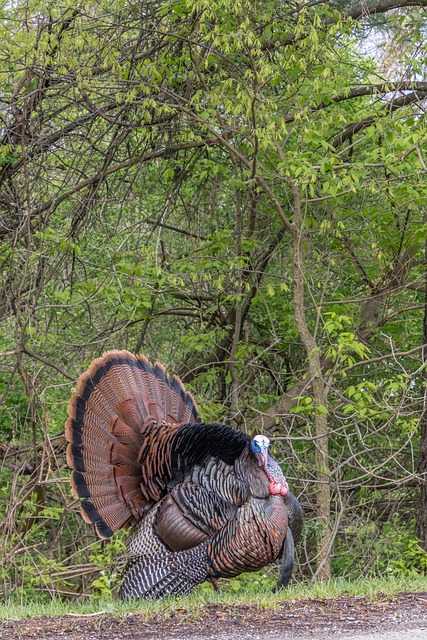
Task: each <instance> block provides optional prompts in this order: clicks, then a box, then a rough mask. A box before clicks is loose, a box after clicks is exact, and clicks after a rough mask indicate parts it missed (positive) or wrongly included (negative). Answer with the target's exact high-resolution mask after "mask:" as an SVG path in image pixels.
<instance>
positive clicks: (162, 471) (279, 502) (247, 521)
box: [66, 351, 302, 598]
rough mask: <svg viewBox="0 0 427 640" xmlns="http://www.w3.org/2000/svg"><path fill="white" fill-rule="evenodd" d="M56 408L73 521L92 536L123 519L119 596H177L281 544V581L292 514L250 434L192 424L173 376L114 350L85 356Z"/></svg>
mask: <svg viewBox="0 0 427 640" xmlns="http://www.w3.org/2000/svg"><path fill="white" fill-rule="evenodd" d="M68 414H69V417H68V420H67V423H66V438H67V440H68V443H69V444H68V447H67V461H68V464H69V466H70V467H71V468H72V469H73V473H72V480H71V486H72V490H73V493H74V495H75V496H76V497H78V498H80V499H81V510H82V515H83V517H84V519H85V520H86V521H87V522H89V523H93V524H94V525H95V527H96V530H97V532H98V534H99V535H100V537H103V538H109V537H110V536H111V535H112V534H113V533H114V531H117V530H118V529H120V528H122V527H132V530H131V532H130V535H129V537H128V541H127V566H126V569H125V577H124V582H123V584H122V587H121V591H120V595H121V597H123V598H131V597H165V596H168V595H175V596H177V595H182V594H186V593H189V592H190V591H191V590H192V589H193V588H194V587H195V586H196V585H197V584H199V583H201V582H203V581H205V580H207V579H215V578H219V577H226V578H228V577H233V576H236V575H238V574H240V573H242V572H243V571H255V570H257V569H260V568H262V567H264V566H265V565H267V564H269V563H270V562H272V561H274V560H276V558H278V557H279V555H280V554H281V552H282V550H284V558H283V561H282V575H281V578H280V580H279V583H280V585H281V586H285V584H286V583H287V581H288V580H289V578H290V574H291V573H292V565H293V540H292V531H291V529H292V528H294V530H296V529H298V528H299V525H300V523H301V521H302V513H301V510H300V507H299V503H298V501H297V500H296V498H295V497H294V496H292V494H291V493H290V492H289V491H288V487H287V483H286V480H285V478H284V477H283V474H282V472H281V470H280V467H279V466H278V465H277V463H276V462H275V461H274V460H273V459H272V458H270V457H269V456H268V455H267V454H266V453H265V452H264V453H263V454H258V447H257V445H258V441H256V438H255V439H253V440H251V438H250V437H249V436H247V435H246V434H244V433H242V432H240V431H238V430H236V429H233V428H231V427H228V426H226V425H219V424H204V423H202V422H201V421H200V419H199V416H198V412H197V407H196V404H195V402H194V400H193V398H192V396H191V395H190V394H189V393H188V392H186V391H185V389H184V387H183V385H182V383H181V381H180V380H179V379H178V378H176V377H173V378H172V379H169V377H168V376H167V374H166V371H165V370H164V368H163V367H162V366H161V365H159V364H158V363H156V364H155V365H154V366H153V365H151V364H150V363H149V362H148V360H147V359H146V358H145V357H144V356H138V357H135V356H134V355H132V354H131V353H129V352H126V351H112V352H109V353H106V354H104V356H103V357H102V358H100V359H98V360H95V361H94V362H93V363H92V365H91V367H90V368H89V370H88V371H87V372H86V373H84V374H83V375H82V376H81V377H80V378H79V381H78V383H77V387H76V392H75V394H74V396H73V397H72V398H71V400H70V403H69V411H68ZM258 438H259V439H260V442H261V444H262V441H263V440H266V439H265V438H263V437H262V436H258ZM255 441H256V442H255ZM267 442H268V441H267ZM267 446H268V445H267ZM262 456H264V457H262ZM289 524H290V525H291V527H290V526H289Z"/></svg>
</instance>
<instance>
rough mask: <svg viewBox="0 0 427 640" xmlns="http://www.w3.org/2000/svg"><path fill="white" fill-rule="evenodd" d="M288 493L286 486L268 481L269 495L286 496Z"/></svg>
mask: <svg viewBox="0 0 427 640" xmlns="http://www.w3.org/2000/svg"><path fill="white" fill-rule="evenodd" d="M288 491H289V487H288V485H287V484H280V483H279V482H274V480H271V481H270V495H272V496H286V495H287V493H288Z"/></svg>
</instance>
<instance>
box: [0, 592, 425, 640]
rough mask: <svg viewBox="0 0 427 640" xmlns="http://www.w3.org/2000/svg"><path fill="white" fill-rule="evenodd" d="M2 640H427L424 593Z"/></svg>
mask: <svg viewBox="0 0 427 640" xmlns="http://www.w3.org/2000/svg"><path fill="white" fill-rule="evenodd" d="M0 638H1V639H2V640H3V639H5V640H6V639H7V640H30V639H31V640H32V639H37V640H39V639H40V640H41V639H44V640H48V639H51V640H52V639H53V638H66V639H67V640H236V639H237V640H258V639H259V640H316V639H319V640H330V639H332V638H333V639H334V640H335V639H337V640H339V639H341V638H342V639H343V640H427V592H425V593H402V594H399V595H397V596H393V597H386V596H383V597H376V598H375V600H369V599H368V598H364V597H357V598H351V597H342V598H337V599H328V600H307V601H294V602H289V601H288V602H283V603H279V604H278V605H276V606H275V607H274V608H273V609H266V608H262V607H256V606H244V605H240V606H234V607H231V606H224V607H222V606H220V605H205V606H203V607H200V608H199V610H198V611H194V610H192V609H190V608H186V607H185V605H184V604H183V608H182V609H178V610H176V611H173V612H171V611H169V613H167V614H166V613H165V614H164V615H156V616H155V617H151V618H149V619H148V618H147V617H146V616H144V615H142V614H129V615H127V616H121V617H115V616H112V615H110V614H104V613H102V612H101V613H100V614H95V615H94V614H92V615H90V616H80V615H76V616H74V615H69V616H63V617H61V618H46V617H45V618H34V619H25V620H19V621H14V620H10V621H7V622H3V623H0Z"/></svg>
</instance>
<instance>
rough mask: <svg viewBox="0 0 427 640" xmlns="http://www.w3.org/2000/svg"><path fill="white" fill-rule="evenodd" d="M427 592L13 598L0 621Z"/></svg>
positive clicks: (346, 588) (316, 589)
mask: <svg viewBox="0 0 427 640" xmlns="http://www.w3.org/2000/svg"><path fill="white" fill-rule="evenodd" d="M405 591H406V592H411V591H427V577H425V576H415V577H412V576H408V577H402V578H398V577H396V576H390V577H387V578H383V579H381V578H366V579H360V580H355V581H349V580H345V579H343V578H336V579H332V580H330V581H328V582H319V583H315V584H313V585H309V584H293V585H292V586H291V587H289V588H288V589H286V590H285V591H281V592H279V593H276V594H273V593H272V592H271V589H269V588H268V589H267V588H266V587H265V586H264V585H260V586H259V588H258V589H256V588H252V589H244V590H239V591H235V590H233V589H232V588H231V587H230V586H229V585H226V586H225V588H224V589H223V590H222V591H221V592H220V593H218V592H215V591H214V590H213V589H212V588H211V586H210V585H206V584H205V585H202V586H201V587H199V588H198V589H196V590H195V591H194V592H193V593H192V594H190V595H189V596H186V597H183V598H168V599H166V600H160V601H147V600H136V601H130V602H121V601H119V600H114V599H112V598H105V599H99V598H93V599H88V600H85V601H83V602H70V601H65V600H61V599H59V598H54V599H53V600H52V601H51V602H48V603H47V602H41V601H37V599H32V600H26V599H25V598H22V599H20V600H18V599H17V598H11V599H10V600H9V601H8V602H7V603H5V604H3V605H1V606H0V619H2V620H19V619H23V618H32V617H38V616H55V617H56V616H72V615H83V616H84V615H91V614H105V615H114V616H116V617H117V616H118V617H120V616H126V615H127V614H128V613H140V614H142V615H143V616H144V617H145V618H147V619H150V618H159V617H160V618H161V619H166V618H168V617H170V616H171V615H175V614H176V615H178V616H179V615H181V614H183V615H185V617H186V618H187V619H188V616H190V617H192V618H193V619H197V618H198V617H199V616H200V615H201V614H202V612H203V608H204V607H206V606H209V605H216V606H218V605H219V606H221V607H224V608H227V607H230V606H234V607H239V606H243V605H251V606H252V607H253V606H258V607H261V608H267V609H274V608H275V607H277V606H278V605H279V604H280V603H281V602H284V601H288V600H310V599H326V598H338V597H340V596H365V597H368V598H370V599H374V600H375V599H376V598H377V597H380V596H382V595H386V596H392V595H395V594H397V593H399V592H405Z"/></svg>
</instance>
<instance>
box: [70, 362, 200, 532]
mask: <svg viewBox="0 0 427 640" xmlns="http://www.w3.org/2000/svg"><path fill="white" fill-rule="evenodd" d="M199 421H200V420H199V417H198V412H197V406H196V403H195V402H194V400H193V398H192V396H191V394H190V393H188V392H186V391H185V389H184V386H183V384H182V382H181V381H180V379H179V378H177V377H176V376H175V377H173V378H172V379H169V378H168V376H167V373H166V370H165V369H164V368H163V367H162V365H160V364H159V363H157V362H156V363H155V364H154V365H151V364H150V362H149V361H148V360H147V358H145V356H143V355H140V356H134V355H133V354H131V353H129V352H128V351H110V352H107V353H105V354H104V355H103V356H102V357H101V358H98V359H97V360H95V361H94V362H93V363H92V364H91V366H90V367H89V369H88V371H86V372H85V373H83V374H82V375H81V376H80V378H79V380H78V381H77V386H76V391H75V394H74V395H73V397H72V398H71V400H70V402H69V405H68V420H67V422H66V425H65V436H66V439H67V441H68V443H69V444H68V447H67V463H68V465H69V466H70V467H71V468H72V469H73V474H72V480H71V486H72V491H73V494H74V495H75V497H78V498H81V499H82V502H81V509H82V513H83V517H84V519H85V520H86V522H90V523H93V524H95V526H96V529H97V531H98V534H99V535H100V537H102V538H108V537H110V536H111V535H112V534H113V532H114V531H116V530H117V529H120V528H121V527H123V526H127V525H129V524H132V523H133V522H135V521H137V520H139V519H140V518H141V517H142V515H143V514H144V512H145V510H146V509H147V508H148V507H149V506H150V505H151V504H152V501H153V498H157V497H158V496H157V495H156V496H153V495H151V494H152V493H153V491H152V487H155V491H160V490H161V481H159V478H153V477H151V476H152V474H153V471H152V470H151V469H149V470H145V473H144V481H145V482H146V483H147V485H150V482H151V481H152V482H151V484H152V487H151V488H150V486H147V488H145V487H144V486H141V482H142V475H143V474H142V465H143V462H141V461H140V460H139V456H140V451H141V446H142V443H143V442H144V439H145V438H150V439H151V440H152V443H153V445H155V446H158V445H159V440H161V439H162V438H163V439H164V441H165V447H164V448H165V451H166V453H167V443H168V442H170V436H171V434H172V433H174V432H175V431H176V428H177V425H179V424H186V423H195V422H199ZM165 456H166V454H165ZM164 465H165V466H166V467H167V465H168V460H167V457H165V460H164ZM157 471H158V476H159V477H160V478H161V477H162V476H163V475H164V469H159V470H157ZM150 474H151V475H150ZM159 483H160V484H159ZM159 487H160V489H159Z"/></svg>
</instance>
